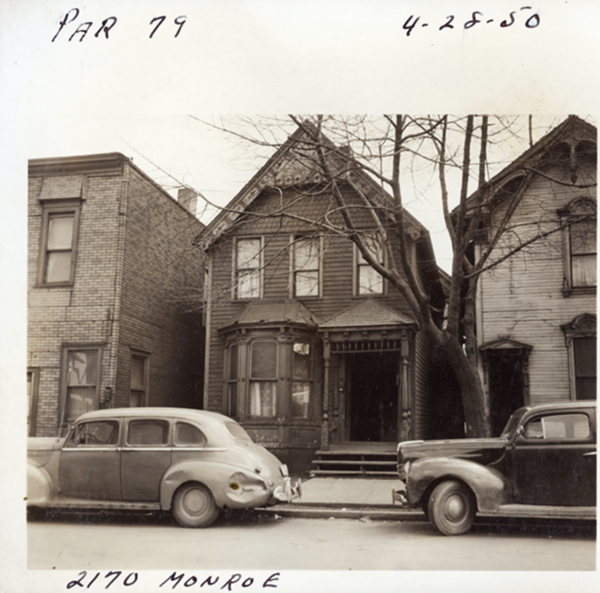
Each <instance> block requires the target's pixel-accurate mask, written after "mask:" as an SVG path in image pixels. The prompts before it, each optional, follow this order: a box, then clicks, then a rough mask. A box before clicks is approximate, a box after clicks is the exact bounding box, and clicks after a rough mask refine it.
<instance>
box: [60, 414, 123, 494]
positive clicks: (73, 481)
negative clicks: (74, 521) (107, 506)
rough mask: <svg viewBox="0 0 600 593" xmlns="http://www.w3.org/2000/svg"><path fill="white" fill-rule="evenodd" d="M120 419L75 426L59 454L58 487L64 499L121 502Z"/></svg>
mask: <svg viewBox="0 0 600 593" xmlns="http://www.w3.org/2000/svg"><path fill="white" fill-rule="evenodd" d="M119 428H120V424H119V421H118V420H93V421H87V422H80V423H78V424H76V425H75V426H74V427H73V429H72V431H71V433H70V435H69V436H68V438H67V440H66V441H65V444H64V446H63V449H62V451H61V455H60V463H59V470H58V476H59V478H58V479H59V487H60V493H61V494H62V495H64V496H72V497H75V498H84V499H89V500H120V499H121V483H120V469H121V458H120V456H121V453H120V450H119V446H118V443H119Z"/></svg>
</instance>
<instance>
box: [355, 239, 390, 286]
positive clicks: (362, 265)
mask: <svg viewBox="0 0 600 593" xmlns="http://www.w3.org/2000/svg"><path fill="white" fill-rule="evenodd" d="M373 240H377V241H378V242H379V238H377V237H373ZM352 245H353V248H354V249H353V256H352V257H353V260H352V270H353V278H352V287H353V291H352V292H353V295H354V296H355V297H378V296H385V295H386V294H387V286H388V285H387V281H386V279H385V277H383V276H381V274H379V272H377V270H375V268H373V266H371V264H369V263H368V262H367V261H366V260H365V259H364V258H363V257H362V253H361V252H360V249H359V248H358V245H357V244H356V243H352ZM380 245H381V243H380ZM361 260H362V261H361ZM380 264H381V265H382V266H385V265H386V252H385V249H384V248H383V245H381V261H380ZM361 268H371V269H372V270H373V271H374V272H375V273H376V274H379V276H381V292H361V291H360V269H361Z"/></svg>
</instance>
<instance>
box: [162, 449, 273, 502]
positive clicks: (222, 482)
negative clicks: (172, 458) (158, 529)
mask: <svg viewBox="0 0 600 593" xmlns="http://www.w3.org/2000/svg"><path fill="white" fill-rule="evenodd" d="M240 472H241V473H244V474H248V475H252V474H251V472H249V471H248V470H247V469H245V468H242V467H239V466H237V465H230V464H224V463H223V462H214V461H198V460H188V461H182V462H180V463H176V464H174V465H172V466H171V467H170V468H169V469H168V470H167V471H166V472H165V475H164V476H163V478H162V481H161V486H160V508H161V509H162V510H169V509H170V508H171V501H172V499H173V495H174V494H175V491H176V490H177V488H179V486H181V485H182V484H184V483H185V482H201V483H202V484H204V485H205V486H207V487H208V488H209V489H210V491H211V492H212V495H213V497H214V499H215V502H216V504H217V506H219V507H224V506H227V505H228V503H229V502H230V498H229V497H228V496H227V493H226V491H227V488H228V486H229V479H230V478H231V476H232V475H233V474H235V473H240ZM253 477H254V478H256V479H261V480H262V478H260V477H259V476H258V475H256V476H253ZM263 481H264V480H263ZM265 487H266V483H265Z"/></svg>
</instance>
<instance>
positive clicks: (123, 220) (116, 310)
mask: <svg viewBox="0 0 600 593" xmlns="http://www.w3.org/2000/svg"><path fill="white" fill-rule="evenodd" d="M130 176H131V169H130V168H129V165H128V164H127V163H124V164H123V179H122V181H121V192H120V195H119V198H118V201H119V211H118V214H117V221H116V222H117V229H118V230H117V245H116V262H115V285H114V296H113V306H112V314H111V311H110V308H109V309H108V311H107V316H108V319H107V322H108V329H107V336H106V342H107V344H108V349H109V356H110V364H109V376H108V380H107V381H106V382H105V386H104V390H105V393H106V398H105V401H104V407H105V408H108V407H113V408H114V407H115V404H116V401H115V400H116V398H117V371H118V368H119V341H120V330H121V310H122V299H123V273H124V272H123V270H124V262H125V234H126V230H127V228H126V227H127V206H128V199H129V182H130ZM128 403H129V402H127V403H125V402H121V404H120V405H128Z"/></svg>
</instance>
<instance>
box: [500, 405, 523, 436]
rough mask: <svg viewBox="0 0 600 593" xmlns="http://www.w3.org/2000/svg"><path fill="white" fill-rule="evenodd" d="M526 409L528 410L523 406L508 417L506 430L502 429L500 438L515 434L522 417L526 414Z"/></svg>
mask: <svg viewBox="0 0 600 593" xmlns="http://www.w3.org/2000/svg"><path fill="white" fill-rule="evenodd" d="M526 411H527V410H526V408H521V409H519V410H517V411H516V412H515V413H514V414H513V415H512V416H511V417H510V418H509V419H508V422H507V423H506V426H505V427H504V430H503V431H502V434H501V435H500V438H510V437H511V436H513V434H514V433H515V431H516V430H517V428H518V427H519V424H520V423H521V418H523V414H525V412H526Z"/></svg>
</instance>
